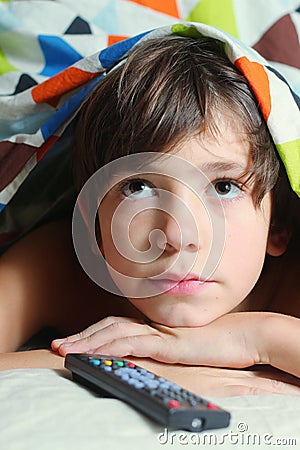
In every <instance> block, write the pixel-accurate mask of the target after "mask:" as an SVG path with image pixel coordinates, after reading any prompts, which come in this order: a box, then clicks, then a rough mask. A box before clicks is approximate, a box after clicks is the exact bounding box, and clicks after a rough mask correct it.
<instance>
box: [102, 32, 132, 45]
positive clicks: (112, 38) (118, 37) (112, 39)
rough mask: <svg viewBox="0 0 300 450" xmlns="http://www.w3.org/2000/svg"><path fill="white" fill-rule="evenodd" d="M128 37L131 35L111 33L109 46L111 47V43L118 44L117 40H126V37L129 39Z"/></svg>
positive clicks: (108, 38)
mask: <svg viewBox="0 0 300 450" xmlns="http://www.w3.org/2000/svg"><path fill="white" fill-rule="evenodd" d="M128 37H129V36H118V35H113V34H110V35H109V36H108V37H107V47H109V46H110V45H113V44H116V43H117V42H120V41H125V39H128Z"/></svg>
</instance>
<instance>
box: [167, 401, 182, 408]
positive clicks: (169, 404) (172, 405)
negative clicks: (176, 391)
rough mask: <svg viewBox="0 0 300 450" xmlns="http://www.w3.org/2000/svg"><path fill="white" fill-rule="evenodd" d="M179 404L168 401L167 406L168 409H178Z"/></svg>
mask: <svg viewBox="0 0 300 450" xmlns="http://www.w3.org/2000/svg"><path fill="white" fill-rule="evenodd" d="M180 405H181V403H180V402H179V401H178V400H169V401H168V406H169V408H179V407H180Z"/></svg>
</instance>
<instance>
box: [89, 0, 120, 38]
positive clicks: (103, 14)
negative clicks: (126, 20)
mask: <svg viewBox="0 0 300 450" xmlns="http://www.w3.org/2000/svg"><path fill="white" fill-rule="evenodd" d="M93 23H94V24H95V25H97V26H98V27H99V28H100V29H101V30H103V31H105V32H106V33H107V34H119V32H120V31H119V26H118V14H117V6H116V2H115V0H110V2H109V3H108V4H107V5H106V6H104V8H102V9H101V11H99V13H98V14H97V16H95V17H94V18H93Z"/></svg>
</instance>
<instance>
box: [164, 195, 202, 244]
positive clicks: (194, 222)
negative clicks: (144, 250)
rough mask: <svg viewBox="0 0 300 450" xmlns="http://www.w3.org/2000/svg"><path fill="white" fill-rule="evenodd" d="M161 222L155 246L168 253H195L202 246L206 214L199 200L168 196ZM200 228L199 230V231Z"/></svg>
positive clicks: (192, 196) (191, 196)
mask: <svg viewBox="0 0 300 450" xmlns="http://www.w3.org/2000/svg"><path fill="white" fill-rule="evenodd" d="M162 210H163V211H164V213H163V218H162V222H161V227H160V230H161V232H160V233H158V234H157V246H158V247H159V248H160V249H162V250H165V251H168V252H174V251H176V252H178V251H182V250H185V251H188V252H197V251H199V250H200V248H201V246H202V240H203V232H204V230H203V226H204V223H202V219H201V218H200V216H202V218H203V220H204V222H205V221H206V219H205V218H204V217H203V216H205V215H206V216H207V214H206V213H205V212H204V211H203V210H205V208H204V206H203V205H202V204H201V200H200V199H198V198H195V196H194V195H185V196H181V197H179V196H177V195H175V196H174V195H171V196H170V193H169V195H168V203H167V204H166V203H165V207H164V208H162ZM200 228H201V229H200Z"/></svg>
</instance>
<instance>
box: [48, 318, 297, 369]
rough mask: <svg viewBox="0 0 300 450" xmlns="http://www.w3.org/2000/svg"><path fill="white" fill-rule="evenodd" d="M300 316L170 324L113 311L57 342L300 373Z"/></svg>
mask: <svg viewBox="0 0 300 450" xmlns="http://www.w3.org/2000/svg"><path fill="white" fill-rule="evenodd" d="M299 344H300V319H297V318H295V317H291V316H286V315H283V314H277V313H265V312H239V313H232V314H226V315H224V316H222V317H220V318H219V319H217V320H215V321H213V322H211V323H210V324H208V325H205V326H203V327H195V328H169V327H166V326H163V325H159V324H151V325H149V324H145V323H141V322H139V323H137V322H136V321H134V320H133V319H128V318H124V317H123V318H122V317H108V318H106V319H104V320H102V321H100V322H98V323H97V324H95V325H93V326H92V327H90V328H88V329H87V330H85V331H84V332H82V333H80V334H79V335H74V336H70V337H69V338H67V339H66V340H64V341H62V340H56V341H54V342H53V343H52V348H53V350H58V351H59V352H60V353H61V354H62V355H65V354H66V353H69V352H91V353H102V354H108V355H116V356H127V355H131V356H138V357H150V358H153V359H155V360H157V361H162V362H167V363H181V364H193V365H206V366H217V367H231V368H244V367H249V366H252V365H254V364H271V365H272V366H274V367H277V368H279V369H281V370H284V371H286V372H288V373H290V374H293V375H295V376H297V377H300V345H299Z"/></svg>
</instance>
